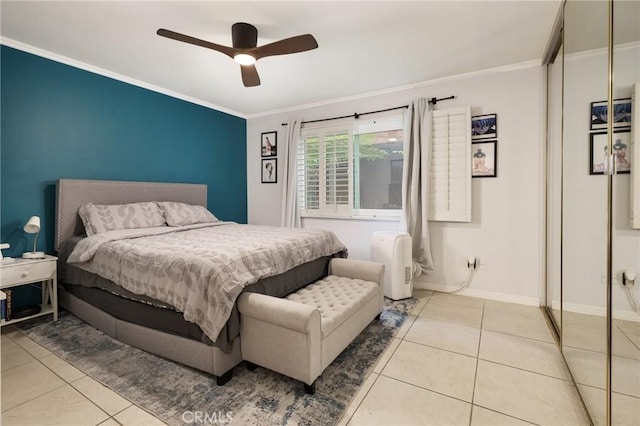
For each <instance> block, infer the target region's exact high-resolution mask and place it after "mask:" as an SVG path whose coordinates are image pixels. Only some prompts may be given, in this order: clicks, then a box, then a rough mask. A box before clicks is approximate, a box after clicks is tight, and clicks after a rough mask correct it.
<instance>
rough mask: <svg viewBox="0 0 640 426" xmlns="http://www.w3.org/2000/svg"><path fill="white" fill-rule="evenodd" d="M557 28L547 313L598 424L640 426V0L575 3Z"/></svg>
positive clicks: (550, 83)
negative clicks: (636, 205) (637, 116)
mask: <svg viewBox="0 0 640 426" xmlns="http://www.w3.org/2000/svg"><path fill="white" fill-rule="evenodd" d="M558 31H559V34H560V37H559V39H560V40H561V42H560V43H558V44H557V45H556V46H555V52H557V55H555V59H552V60H550V61H549V63H548V64H547V123H548V126H547V257H546V259H547V275H546V277H547V279H546V281H547V288H546V305H547V310H548V312H549V313H550V316H551V318H552V320H553V323H554V325H555V326H556V330H557V331H558V333H559V336H560V341H561V346H562V353H563V356H564V358H565V360H566V361H567V365H568V366H569V369H570V371H571V374H572V376H573V379H574V380H575V382H576V385H577V387H578V390H579V392H580V395H581V397H582V399H583V401H584V403H585V406H586V408H587V410H588V412H589V415H590V416H591V419H592V421H593V422H594V424H596V425H610V424H616V425H618V424H620V425H621V424H638V422H639V421H640V312H639V311H640V309H638V308H637V307H636V308H635V309H634V305H635V304H636V303H637V301H638V300H639V299H640V284H637V285H633V286H632V285H631V284H632V283H630V282H629V278H630V277H633V275H634V274H638V275H640V229H636V228H635V227H634V225H633V222H632V219H631V209H632V207H631V206H632V202H633V199H634V197H640V185H637V186H635V187H634V188H633V187H632V185H631V183H632V181H634V179H637V181H638V182H640V178H639V175H640V171H639V169H640V155H638V156H637V158H638V159H639V160H638V163H639V164H637V165H635V167H634V164H633V155H634V151H633V148H634V146H633V140H634V137H637V136H636V135H635V134H634V133H633V130H635V132H636V133H637V132H638V131H640V129H632V121H633V112H632V107H634V108H638V102H637V101H636V102H635V104H633V103H632V100H631V97H632V94H633V93H634V91H635V90H636V89H635V87H636V84H640V2H637V1H632V2H629V1H616V0H614V1H606V0H601V1H589V2H586V1H571V0H569V1H567V2H566V3H565V4H564V8H563V16H562V20H561V25H559V26H558ZM551 58H553V56H551ZM610 170H614V172H613V173H610ZM636 193H637V195H636ZM638 214H640V211H639V212H638ZM638 282H639V283H640V280H638ZM624 284H626V285H624Z"/></svg>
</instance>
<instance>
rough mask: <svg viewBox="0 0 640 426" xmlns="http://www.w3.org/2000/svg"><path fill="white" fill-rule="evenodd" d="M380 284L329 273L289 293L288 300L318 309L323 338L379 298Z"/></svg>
mask: <svg viewBox="0 0 640 426" xmlns="http://www.w3.org/2000/svg"><path fill="white" fill-rule="evenodd" d="M379 291H380V286H379V285H378V284H376V283H374V282H373V281H363V280H359V279H352V278H345V277H339V276H336V275H328V276H326V277H325V278H323V279H321V280H318V281H316V282H314V283H312V284H309V285H308V286H306V287H304V288H301V289H300V290H298V291H296V292H295V293H291V294H290V295H288V296H287V297H286V298H287V299H288V300H291V301H294V302H298V303H303V304H305V305H309V306H313V307H314V308H317V309H318V310H319V311H320V322H321V327H322V339H324V338H325V337H326V336H328V335H330V334H331V333H332V332H333V331H334V330H335V329H336V328H338V327H339V326H340V325H341V324H342V323H343V322H344V321H346V320H348V319H349V318H350V317H351V316H352V315H353V314H354V313H355V312H357V311H358V310H359V309H360V308H362V307H363V306H364V305H365V304H366V303H367V302H368V301H369V300H371V298H372V297H379Z"/></svg>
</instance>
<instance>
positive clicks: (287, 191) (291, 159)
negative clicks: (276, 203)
mask: <svg viewBox="0 0 640 426" xmlns="http://www.w3.org/2000/svg"><path fill="white" fill-rule="evenodd" d="M287 124H288V125H287V143H286V145H285V146H284V170H283V171H284V173H283V183H284V185H283V186H282V209H281V212H282V213H281V216H280V224H281V225H282V226H286V227H288V228H300V227H301V221H300V209H299V208H298V170H297V164H296V162H297V160H298V158H297V157H298V155H297V154H298V140H299V139H300V120H292V121H289V122H288V123H287Z"/></svg>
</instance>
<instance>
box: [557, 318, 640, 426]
mask: <svg viewBox="0 0 640 426" xmlns="http://www.w3.org/2000/svg"><path fill="white" fill-rule="evenodd" d="M554 316H555V318H557V319H558V320H559V317H560V315H559V312H557V311H555V312H554ZM563 335H564V340H563V345H564V354H565V358H566V360H567V363H568V364H569V368H570V369H571V371H572V372H573V377H574V379H575V381H576V383H577V384H578V388H579V389H580V393H581V395H582V397H583V399H584V401H585V404H586V406H587V409H588V411H589V414H590V416H591V419H592V421H593V423H594V424H595V425H596V426H600V425H605V424H606V421H605V413H606V392H605V389H606V374H607V373H606V365H607V364H606V350H607V348H606V342H607V335H606V319H605V318H604V317H599V316H593V315H585V314H580V313H575V312H565V313H564V315H563ZM611 338H612V371H611V389H612V398H611V406H612V410H611V412H612V423H613V424H615V425H639V424H640V323H638V322H632V321H625V320H619V319H614V320H613V328H612V336H611Z"/></svg>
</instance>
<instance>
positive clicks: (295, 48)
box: [157, 22, 318, 87]
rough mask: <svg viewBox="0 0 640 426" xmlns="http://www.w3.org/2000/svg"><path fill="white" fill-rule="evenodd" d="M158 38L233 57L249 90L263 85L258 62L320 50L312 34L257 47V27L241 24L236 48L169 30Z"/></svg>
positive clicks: (235, 27) (235, 37) (235, 38)
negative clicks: (271, 57) (257, 67)
mask: <svg viewBox="0 0 640 426" xmlns="http://www.w3.org/2000/svg"><path fill="white" fill-rule="evenodd" d="M157 34H158V35H159V36H162V37H167V38H171V39H174V40H178V41H182V42H184V43H189V44H195V45H196V46H201V47H206V48H207V49H213V50H216V51H218V52H220V53H224V54H225V55H227V56H229V57H230V58H232V59H233V60H235V61H236V62H237V63H239V64H240V70H241V71H242V82H243V83H244V85H245V87H252V86H259V85H260V76H259V75H258V70H256V66H255V62H256V61H257V60H258V59H261V58H264V57H267V56H275V55H287V54H289V53H299V52H305V51H307V50H312V49H315V48H317V47H318V42H317V41H316V39H315V38H314V37H313V36H312V35H311V34H304V35H299V36H295V37H290V38H285V39H283V40H280V41H275V42H273V43H269V44H265V45H262V46H257V44H258V30H257V29H256V27H254V26H253V25H251V24H247V23H244V22H237V23H235V24H233V26H232V27H231V40H232V44H233V47H229V46H223V45H220V44H216V43H212V42H209V41H205V40H200V39H198V38H195V37H191V36H188V35H185V34H180V33H177V32H175V31H171V30H166V29H164V28H160V29H159V30H158V31H157Z"/></svg>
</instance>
